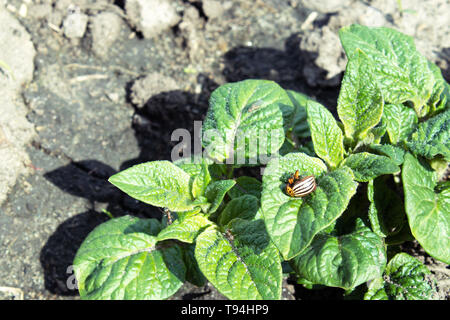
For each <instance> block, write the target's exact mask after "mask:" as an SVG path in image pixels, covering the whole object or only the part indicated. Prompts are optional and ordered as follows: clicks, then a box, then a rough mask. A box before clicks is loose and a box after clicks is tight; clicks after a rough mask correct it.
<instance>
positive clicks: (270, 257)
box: [195, 219, 282, 300]
mask: <svg viewBox="0 0 450 320" xmlns="http://www.w3.org/2000/svg"><path fill="white" fill-rule="evenodd" d="M228 227H229V228H230V229H229V232H230V233H231V235H232V238H230V237H229V236H227V235H226V234H224V233H221V232H220V231H219V230H218V229H217V228H216V227H215V226H210V227H208V228H207V229H206V230H205V231H204V232H202V233H201V234H200V235H199V236H198V238H197V243H196V247H195V258H196V260H197V261H198V265H199V267H200V270H201V271H202V273H203V274H204V275H205V276H206V278H207V279H208V280H209V281H210V282H211V283H212V284H213V285H214V286H215V287H216V288H217V289H218V290H219V291H220V292H221V293H222V294H223V295H225V296H226V297H228V298H229V299H235V300H259V299H280V298H281V287H282V286H281V284H282V268H281V258H280V255H279V254H278V251H277V249H276V247H275V246H274V245H273V244H272V243H271V242H270V238H269V236H268V235H267V232H266V231H265V226H264V222H263V221H262V220H255V221H246V220H241V219H235V220H233V221H232V222H231V223H230V224H229V225H228Z"/></svg>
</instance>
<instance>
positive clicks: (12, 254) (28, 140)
mask: <svg viewBox="0 0 450 320" xmlns="http://www.w3.org/2000/svg"><path fill="white" fill-rule="evenodd" d="M150 2H152V1H150ZM158 3H160V5H157V4H158ZM155 4H156V5H155ZM328 4H329V5H328V6H327V5H325V4H324V5H320V6H319V5H317V4H314V1H306V0H303V1H301V0H266V1H263V0H234V1H231V0H223V1H219V0H203V1H202V0H172V1H165V0H156V1H153V4H148V3H147V4H145V1H143V0H140V1H138V0H128V1H127V0H115V1H113V0H100V1H95V0H23V1H22V0H7V1H5V0H3V1H2V0H0V14H4V15H5V16H6V15H7V16H8V19H12V21H14V23H17V24H18V26H17V27H15V28H16V29H15V30H21V31H20V32H21V34H22V35H21V37H22V38H23V39H22V38H21V39H20V41H22V42H20V43H23V45H24V47H26V46H28V45H29V44H30V43H31V44H32V46H29V47H30V48H29V49H27V50H28V51H29V53H27V54H26V56H25V57H21V56H20V57H19V55H18V53H17V51H14V50H10V51H8V50H6V48H7V47H8V48H9V46H10V44H9V41H6V40H5V41H4V42H2V43H0V63H1V62H4V63H6V64H9V66H10V67H11V69H12V73H13V74H14V77H12V76H10V75H9V77H8V72H7V71H6V72H5V70H6V68H1V69H0V70H1V72H0V79H1V77H2V76H3V77H7V78H8V79H11V81H13V80H12V79H18V80H20V81H18V82H17V83H16V84H14V86H11V87H5V86H2V88H0V96H4V92H6V91H7V90H8V92H13V93H14V96H12V97H11V98H8V99H10V100H8V101H9V102H11V103H14V105H16V106H17V110H22V109H23V112H22V111H21V112H18V113H17V114H14V119H15V120H14V121H11V120H10V119H7V120H2V118H1V117H0V120H1V121H3V122H0V125H1V126H0V148H3V149H2V152H3V151H4V155H6V157H9V158H8V160H10V161H11V163H14V164H17V166H11V165H8V166H6V165H5V164H3V166H0V172H8V176H7V179H6V178H5V179H3V177H2V179H0V180H2V182H1V183H2V184H0V203H1V207H0V250H1V254H0V279H1V280H0V299H3V298H5V299H21V298H23V299H79V296H78V294H77V291H76V290H73V289H68V287H67V285H66V283H67V280H68V278H70V276H71V275H72V273H71V269H70V265H71V264H72V261H73V258H74V255H75V253H76V251H77V249H78V247H79V246H80V244H81V243H82V241H83V240H84V238H85V237H86V236H87V234H88V233H89V232H90V231H91V230H93V229H94V228H95V227H96V226H97V225H98V224H100V223H102V222H104V221H106V220H107V219H108V217H107V216H106V214H105V213H103V211H102V210H104V209H106V210H108V211H109V212H111V213H112V214H113V215H114V216H121V215H125V214H133V215H137V216H140V217H146V218H149V217H152V218H160V217H161V214H162V213H161V211H160V210H159V209H158V208H154V207H151V206H147V205H143V204H142V203H139V202H138V201H135V200H133V199H131V198H130V197H128V196H126V195H124V194H123V193H121V192H120V191H118V190H117V189H116V188H114V187H113V186H112V185H110V184H109V183H108V182H107V178H108V177H109V176H111V175H112V174H114V173H115V172H118V171H121V170H123V169H125V168H128V167H130V166H132V165H134V164H137V163H142V162H145V161H151V160H162V159H170V152H171V150H172V147H173V146H175V145H176V144H177V143H178V141H173V142H172V141H171V134H172V132H173V131H174V130H175V129H177V128H185V129H188V130H189V131H190V132H191V133H193V127H194V121H195V120H202V119H203V117H204V116H205V113H206V110H207V108H208V99H209V96H210V94H211V92H212V91H213V90H214V89H215V88H217V87H218V86H219V85H221V84H224V83H226V82H234V81H239V80H244V79H249V78H255V79H256V78H257V79H270V80H274V81H276V82H277V83H279V84H280V85H281V86H282V87H284V88H285V89H293V90H296V91H299V92H303V93H305V94H307V95H309V96H311V97H312V98H314V99H316V100H318V101H319V102H321V103H323V104H324V105H325V106H327V107H328V108H329V109H330V110H331V111H332V112H333V113H335V110H336V100H337V96H338V92H339V83H340V80H341V78H342V71H343V70H344V67H345V63H346V60H345V56H344V55H343V52H342V49H341V46H340V44H339V42H338V38H337V30H338V29H339V28H340V27H341V26H343V25H347V24H350V23H355V22H357V23H365V24H368V25H385V26H390V27H395V28H397V29H399V30H402V31H404V32H408V34H411V35H413V36H415V38H417V39H418V48H424V49H423V53H424V54H425V55H426V56H427V57H428V58H429V59H430V60H432V61H434V62H436V63H437V64H438V65H439V67H441V69H442V72H443V74H444V76H445V77H446V80H447V81H450V67H449V63H450V59H449V56H450V48H449V47H445V45H446V44H447V45H448V44H449V43H450V41H449V37H450V28H449V25H448V21H450V2H449V1H441V0H436V1H427V2H426V9H423V10H422V6H424V4H422V2H421V1H408V3H406V1H405V3H403V8H402V10H403V11H400V10H399V8H398V7H397V4H398V1H395V0H392V1H391V0H383V1H382V0H374V1H349V0H346V1H341V2H339V1H328ZM127 8H128V9H127ZM145 8H147V10H150V9H148V8H152V10H153V11H152V12H154V14H155V15H159V16H158V19H159V20H158V21H159V23H158V24H156V25H155V24H154V23H153V24H152V23H148V21H147V20H148V19H149V17H148V16H146V15H145V14H142V12H140V11H139V10H141V11H142V10H143V9H145ZM158 8H164V10H165V11H164V12H158ZM143 11H145V10H143ZM166 13H167V14H166ZM169 13H170V14H169ZM435 17H439V18H436V19H435ZM150 18H151V17H150ZM146 19H147V20H146ZM406 22H409V23H406ZM9 25H10V24H9ZM7 27H8V25H7V22H6V20H5V19H2V20H0V31H1V30H2V29H3V30H6V28H7ZM21 28H22V29H23V30H22V29H21ZM12 33H13V32H7V36H9V34H12ZM0 39H2V41H3V39H4V38H2V37H1V33H0ZM5 39H7V38H5ZM336 41H337V42H336ZM5 52H6V53H7V52H10V55H9V56H8V55H6V53H5ZM25 53H26V52H25V50H24V51H23V52H22V54H25ZM17 61H18V62H17ZM27 63H28V64H30V67H27V68H26V65H27ZM0 66H1V64H0ZM22 66H24V67H22ZM31 71H32V72H33V75H32V77H31V75H28V73H31ZM0 84H2V82H0ZM11 88H13V89H11ZM1 90H3V91H1ZM19 106H20V108H21V109H19ZM2 112H3V111H2ZM16 122H17V123H18V124H16ZM5 128H7V129H8V130H9V129H10V131H11V132H13V133H14V132H16V131H17V132H26V134H25V135H24V136H25V138H20V139H14V137H15V136H17V135H13V134H11V135H10V136H7V137H6V138H8V141H9V144H5V146H3V144H2V143H3V142H2V138H3V134H4V132H3V131H5V130H6V129H5ZM24 128H26V129H24ZM25 130H27V131H25ZM7 132H9V131H7ZM21 137H22V136H21ZM11 145H12V147H11ZM0 162H3V163H7V162H5V161H0ZM8 163H9V162H8ZM2 197H3V198H2ZM408 245H409V247H408V248H410V249H411V248H415V249H411V250H410V253H411V254H413V255H415V256H416V257H418V258H420V259H421V260H422V261H423V262H424V263H425V264H426V265H427V266H428V267H429V268H430V270H431V271H432V272H433V275H434V276H435V278H436V280H437V282H438V288H439V297H438V298H439V299H447V300H449V299H450V298H449V297H450V295H449V286H450V284H449V280H448V275H449V273H450V270H449V268H448V266H447V265H445V264H442V263H440V262H437V261H435V260H434V259H433V258H431V257H429V256H428V255H427V254H426V253H424V252H423V250H420V247H418V246H417V244H415V243H411V244H408ZM417 248H419V249H417ZM342 294H343V290H341V289H332V288H331V289H330V288H328V289H322V290H307V289H304V288H303V287H302V286H300V285H296V284H295V283H294V282H293V281H292V280H290V279H287V280H285V282H284V285H283V299H304V300H308V299H342ZM223 298H224V297H223V296H222V295H221V294H220V293H219V292H217V291H216V290H215V289H214V288H213V287H212V286H211V285H210V284H208V285H206V286H205V287H203V288H197V287H195V286H192V285H189V284H186V285H184V286H183V287H182V288H181V289H180V290H179V291H178V292H177V293H176V294H175V295H174V296H173V299H223Z"/></svg>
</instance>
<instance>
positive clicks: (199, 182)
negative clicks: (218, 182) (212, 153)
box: [192, 160, 211, 198]
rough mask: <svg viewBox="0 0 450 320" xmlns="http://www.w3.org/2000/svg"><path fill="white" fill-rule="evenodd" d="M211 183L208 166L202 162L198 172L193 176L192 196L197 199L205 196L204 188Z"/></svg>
mask: <svg viewBox="0 0 450 320" xmlns="http://www.w3.org/2000/svg"><path fill="white" fill-rule="evenodd" d="M210 182H211V175H210V174H209V170H208V165H207V164H206V162H205V161H204V160H203V161H202V166H201V169H200V172H199V173H198V174H197V175H195V176H194V178H193V181H192V196H193V197H194V198H198V197H200V196H203V195H204V194H205V190H206V187H207V186H208V184H209V183H210Z"/></svg>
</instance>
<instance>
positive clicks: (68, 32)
mask: <svg viewBox="0 0 450 320" xmlns="http://www.w3.org/2000/svg"><path fill="white" fill-rule="evenodd" d="M87 22H88V16H87V15H85V14H84V13H78V12H75V13H72V14H69V15H68V16H67V17H66V18H65V19H64V22H63V28H64V35H65V36H66V37H67V38H69V39H73V38H82V37H83V35H84V33H85V31H86V26H87Z"/></svg>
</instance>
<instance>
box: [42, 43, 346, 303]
mask: <svg viewBox="0 0 450 320" xmlns="http://www.w3.org/2000/svg"><path fill="white" fill-rule="evenodd" d="M299 42H300V38H299V37H298V35H292V36H291V37H289V38H288V39H287V40H286V42H285V50H284V51H282V50H277V49H271V48H248V47H236V48H233V49H232V50H230V51H229V52H227V53H226V54H225V56H224V58H225V68H224V70H223V74H224V76H225V78H226V80H227V82H235V81H240V80H244V79H269V80H274V81H276V82H277V83H279V84H280V85H281V86H282V87H284V88H285V89H292V90H296V91H299V92H303V93H305V94H308V95H311V96H317V97H318V100H319V101H321V102H322V103H324V104H325V105H327V106H329V107H330V109H331V110H333V109H334V110H335V105H336V99H337V93H338V89H337V88H327V89H326V90H325V89H321V88H311V87H308V86H307V85H306V81H304V78H303V74H302V71H301V70H302V65H303V64H304V55H305V54H306V53H305V52H302V51H300V49H299ZM307 54H308V55H309V54H310V53H307ZM197 81H198V83H199V84H201V86H202V92H201V93H200V94H198V95H194V94H191V93H188V92H183V91H170V92H165V93H162V94H159V95H156V96H154V97H152V98H151V99H149V100H148V102H147V103H146V104H145V106H143V107H142V108H139V109H138V108H135V114H134V116H133V118H132V123H131V124H130V125H131V126H132V128H133V129H134V131H135V136H136V139H137V140H138V143H139V147H140V150H141V151H140V155H139V157H137V158H135V159H130V160H127V161H125V162H123V163H122V165H121V166H120V171H122V170H124V169H126V168H128V167H131V166H133V165H135V164H138V163H142V162H146V161H153V160H167V159H170V153H171V150H172V148H173V147H174V146H175V145H176V144H178V143H179V142H178V141H175V142H171V135H172V132H173V131H174V130H175V129H177V128H185V129H187V130H188V131H190V133H191V135H193V127H194V126H193V122H194V120H197V121H198V120H203V118H204V116H205V115H206V111H207V109H208V99H209V96H210V94H211V92H212V91H213V90H214V89H216V88H217V87H218V84H217V83H215V82H214V81H212V80H211V79H209V78H208V76H206V75H203V74H200V75H199V76H198V78H197ZM131 85H132V82H130V83H129V84H128V86H127V92H128V96H129V95H130V88H131ZM128 103H130V104H131V102H130V99H128ZM334 110H333V111H334ZM117 152H120V150H117ZM114 173H116V171H115V170H114V169H113V168H111V167H110V166H109V165H107V164H105V163H101V162H99V161H97V160H95V159H90V160H84V161H79V162H72V163H70V164H68V165H66V166H63V167H60V168H58V169H56V170H54V171H51V172H47V173H45V175H44V176H45V178H46V179H48V180H49V181H51V182H52V183H53V184H54V185H55V186H57V187H58V188H60V189H61V190H63V191H65V192H68V193H70V194H71V195H75V196H78V197H83V198H85V199H87V200H88V201H89V202H90V203H91V208H90V209H89V210H87V211H86V212H83V213H80V214H78V215H76V216H74V217H72V218H70V219H68V220H66V221H65V222H64V223H62V224H61V225H60V226H59V227H58V228H57V230H56V231H55V233H54V234H53V235H52V236H51V237H50V238H49V239H48V241H47V243H46V244H45V245H44V247H43V248H42V250H41V254H40V262H41V265H42V267H43V269H44V274H45V288H46V289H47V290H48V291H50V292H51V293H54V294H58V295H63V296H70V295H78V291H77V290H70V289H68V287H67V282H68V279H69V278H70V277H71V276H72V273H71V272H70V270H71V269H70V266H71V265H72V263H73V259H74V257H75V254H76V252H77V250H78V248H79V246H80V245H81V243H82V242H83V240H84V239H85V238H86V236H87V235H88V234H89V233H90V232H91V231H92V230H93V229H94V228H95V227H96V226H98V225H99V224H101V223H103V222H105V221H107V220H108V217H107V215H106V214H105V213H103V212H101V211H102V209H106V210H107V211H109V212H110V213H111V214H112V215H113V216H114V217H118V216H122V215H126V214H132V215H135V216H139V217H143V218H158V219H160V218H161V217H162V212H161V210H160V209H158V208H155V207H152V206H149V205H145V204H143V203H140V202H138V201H136V200H134V199H132V198H130V197H129V196H127V195H125V194H124V193H123V192H121V191H119V190H118V189H117V188H115V187H114V186H112V185H111V184H110V183H109V182H108V181H107V179H108V178H109V177H110V176H111V175H113V174H114ZM204 294H208V292H205V293H202V294H200V296H202V295H204ZM182 298H183V299H192V298H198V294H197V293H194V294H189V293H187V294H184V295H183V296H182Z"/></svg>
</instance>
